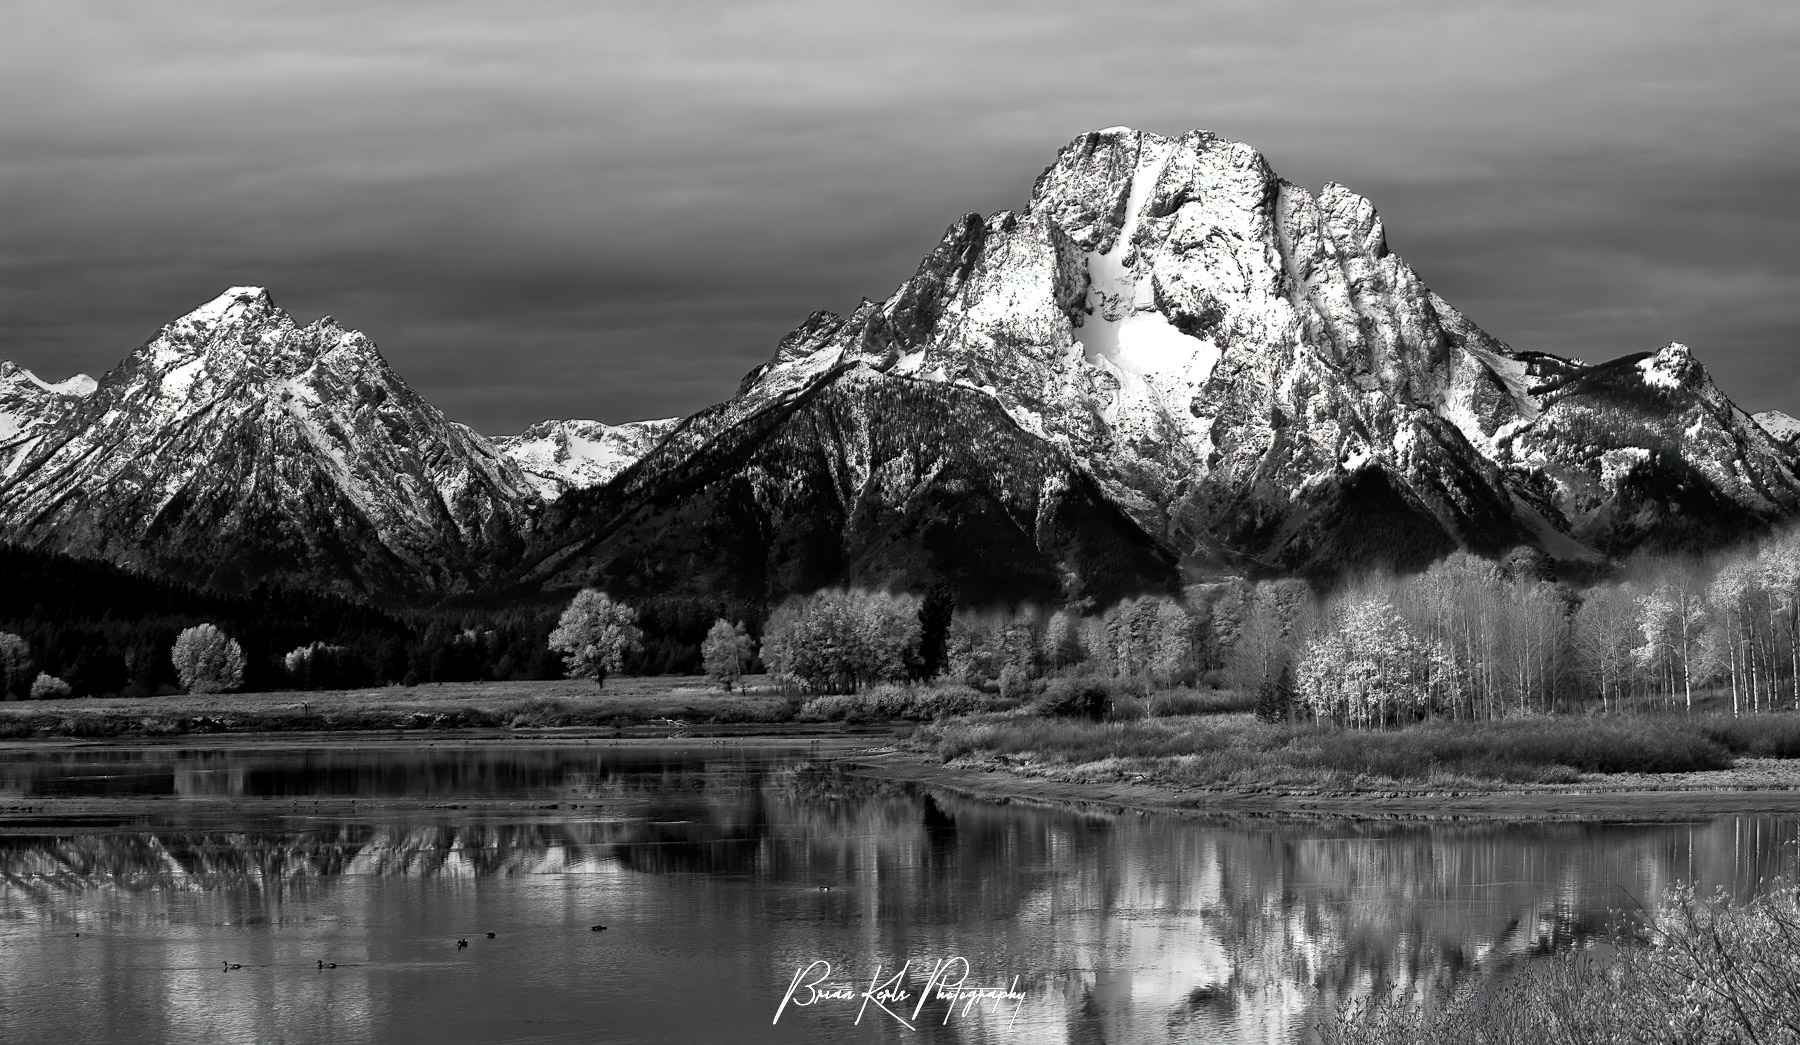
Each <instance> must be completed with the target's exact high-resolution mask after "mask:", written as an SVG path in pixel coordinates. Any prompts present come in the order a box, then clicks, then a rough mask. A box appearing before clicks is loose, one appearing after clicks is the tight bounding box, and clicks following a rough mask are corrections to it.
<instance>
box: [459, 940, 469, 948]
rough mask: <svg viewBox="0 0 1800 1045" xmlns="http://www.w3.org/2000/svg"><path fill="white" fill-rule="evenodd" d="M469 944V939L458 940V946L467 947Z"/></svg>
mask: <svg viewBox="0 0 1800 1045" xmlns="http://www.w3.org/2000/svg"><path fill="white" fill-rule="evenodd" d="M468 945H469V941H467V940H458V941H456V946H458V947H467V946H468Z"/></svg>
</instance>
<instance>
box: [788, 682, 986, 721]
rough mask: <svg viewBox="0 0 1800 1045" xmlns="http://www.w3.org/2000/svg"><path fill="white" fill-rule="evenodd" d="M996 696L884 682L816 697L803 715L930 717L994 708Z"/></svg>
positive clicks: (827, 717)
mask: <svg viewBox="0 0 1800 1045" xmlns="http://www.w3.org/2000/svg"><path fill="white" fill-rule="evenodd" d="M993 705H994V701H993V698H991V697H989V696H987V695H986V694H984V693H982V692H981V691H980V690H976V689H972V688H970V687H968V686H961V685H940V686H900V685H882V686H875V687H873V688H871V689H866V690H864V691H863V692H861V693H855V694H843V695H830V696H823V697H814V698H813V699H812V700H809V701H807V702H806V704H805V705H804V706H803V707H801V709H800V717H801V718H803V719H807V720H810V721H814V722H870V721H883V720H888V719H910V720H913V721H927V720H931V719H941V718H948V717H951V716H954V715H971V714H975V713H976V712H980V711H987V710H990V709H991V708H992V707H993Z"/></svg>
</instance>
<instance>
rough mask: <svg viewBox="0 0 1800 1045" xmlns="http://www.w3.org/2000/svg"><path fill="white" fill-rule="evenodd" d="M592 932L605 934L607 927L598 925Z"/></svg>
mask: <svg viewBox="0 0 1800 1045" xmlns="http://www.w3.org/2000/svg"><path fill="white" fill-rule="evenodd" d="M592 931H593V932H597V933H603V932H605V931H606V926H604V925H596V926H594V928H593V929H592Z"/></svg>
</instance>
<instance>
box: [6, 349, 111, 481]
mask: <svg viewBox="0 0 1800 1045" xmlns="http://www.w3.org/2000/svg"><path fill="white" fill-rule="evenodd" d="M94 387H95V382H94V379H93V378H91V377H89V376H87V375H86V374H76V375H75V376H74V377H71V378H67V379H65V380H62V381H57V382H50V381H45V380H43V379H42V378H40V377H38V376H37V375H36V374H34V373H32V372H31V371H29V370H26V369H25V368H24V367H21V366H18V365H16V364H14V363H11V362H8V361H6V360H0V478H4V477H5V476H8V475H11V474H12V471H13V468H14V466H16V465H17V464H18V463H19V461H21V460H22V459H23V458H24V457H25V455H26V454H27V453H29V452H30V450H31V447H32V446H33V445H35V444H36V442H37V440H38V438H39V435H38V434H37V433H38V430H39V429H41V428H44V427H46V426H49V425H54V424H55V423H57V422H58V421H59V420H61V419H62V418H63V417H64V416H65V415H67V414H68V413H69V412H70V411H71V410H73V409H74V407H75V405H76V404H77V403H79V402H80V401H81V400H82V399H84V398H86V397H87V396H89V395H92V394H93V391H94Z"/></svg>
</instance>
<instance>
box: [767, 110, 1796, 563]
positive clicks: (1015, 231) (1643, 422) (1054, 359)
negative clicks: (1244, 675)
mask: <svg viewBox="0 0 1800 1045" xmlns="http://www.w3.org/2000/svg"><path fill="white" fill-rule="evenodd" d="M851 362H859V363H862V364H864V365H866V366H868V367H870V368H873V369H874V370H876V371H879V372H882V373H885V374H890V375H894V376H908V377H913V378H916V379H921V380H924V381H928V382H939V383H942V384H944V385H946V386H962V387H967V388H971V389H978V390H981V391H982V392H983V393H984V394H987V395H989V396H991V397H992V398H993V399H994V400H995V401H996V402H997V403H999V404H1000V405H1001V406H1002V407H1003V408H1004V409H1005V410H1006V412H1007V413H1008V414H1009V415H1010V416H1011V417H1012V418H1013V419H1014V420H1015V421H1016V422H1017V423H1018V424H1019V425H1020V426H1022V427H1023V428H1024V429H1026V430H1027V431H1030V432H1032V433H1035V434H1037V435H1040V436H1042V437H1043V438H1044V439H1045V440H1047V441H1048V442H1050V443H1051V444H1053V445H1055V446H1057V447H1059V448H1061V449H1062V450H1064V451H1066V452H1067V454H1068V455H1069V456H1070V457H1071V458H1072V459H1073V460H1074V461H1076V462H1078V464H1079V466H1080V467H1081V468H1082V469H1084V470H1086V471H1088V472H1089V473H1091V474H1092V475H1093V476H1094V478H1095V480H1096V481H1097V483H1098V484H1099V487H1100V488H1101V490H1102V491H1104V493H1105V494H1106V495H1107V496H1108V497H1109V498H1110V499H1112V500H1113V501H1115V502H1116V503H1118V504H1119V505H1121V506H1122V507H1123V508H1124V509H1125V510H1126V511H1127V512H1129V513H1130V514H1131V516H1132V517H1133V518H1134V519H1135V520H1136V521H1137V522H1138V523H1139V524H1140V525H1141V526H1143V527H1144V528H1145V529H1146V530H1147V531H1148V532H1149V533H1151V534H1153V535H1154V536H1155V537H1156V538H1157V539H1158V541H1159V542H1160V543H1162V544H1163V545H1164V546H1165V547H1166V548H1168V549H1169V550H1171V551H1172V552H1174V553H1176V554H1178V555H1180V556H1181V557H1182V558H1183V560H1184V563H1185V564H1186V565H1187V567H1188V568H1189V569H1190V570H1198V571H1203V572H1206V571H1237V570H1268V571H1291V570H1298V571H1303V572H1335V571H1338V570H1341V569H1343V568H1346V567H1353V566H1357V565H1365V564H1367V565H1377V564H1378V565H1400V566H1406V565H1415V564H1421V563H1423V562H1426V561H1429V560H1430V559H1432V558H1434V557H1436V556H1438V555H1440V554H1442V553H1443V552H1445V551H1448V550H1450V549H1451V548H1455V547H1466V548H1472V549H1475V550H1478V551H1484V552H1495V551H1499V550H1501V549H1504V548H1506V547H1509V546H1512V545H1516V544H1521V543H1527V544H1534V545H1537V546H1539V547H1541V548H1543V549H1545V550H1546V551H1549V552H1550V553H1552V554H1553V555H1555V556H1556V557H1558V558H1560V559H1564V560H1577V561H1585V562H1598V561H1601V560H1602V559H1603V558H1604V557H1606V556H1612V555H1618V554H1622V553H1625V552H1629V551H1630V550H1632V549H1634V548H1637V547H1640V546H1645V545H1666V546H1691V545H1692V544H1694V543H1696V542H1700V543H1706V542H1712V541H1716V540H1719V539H1727V538H1729V537H1731V536H1733V535H1742V534H1744V533H1747V532H1752V531H1754V530H1756V529H1758V528H1760V527H1764V526H1767V525H1769V524H1771V523H1773V522H1774V521H1776V520H1779V519H1784V518H1788V517H1790V516H1792V515H1793V514H1794V513H1795V511H1796V510H1797V509H1800V480H1796V476H1795V465H1794V460H1793V458H1792V457H1791V456H1790V455H1789V454H1788V453H1787V452H1785V451H1784V450H1783V449H1782V448H1781V447H1779V446H1776V445H1775V444H1774V443H1773V442H1772V440H1771V439H1770V438H1769V436H1768V434H1767V433H1766V432H1764V431H1763V430H1762V428H1760V427H1759V426H1758V425H1757V424H1756V422H1754V421H1752V420H1751V419H1750V418H1749V417H1748V416H1747V415H1745V414H1743V412H1742V411H1740V410H1738V409H1737V408H1736V407H1735V406H1732V405H1731V404H1730V402H1729V400H1727V399H1726V398H1725V397H1724V396H1723V395H1722V394H1721V393H1720V392H1719V391H1718V390H1717V389H1716V388H1715V387H1714V386H1713V385H1712V383H1711V380H1710V378H1708V377H1707V375H1706V373H1705V371H1704V369H1703V368H1701V367H1699V365H1698V364H1697V363H1694V362H1693V360H1692V356H1691V354H1690V353H1688V352H1687V351H1686V350H1685V349H1682V348H1679V346H1671V347H1670V348H1667V349H1664V350H1663V351H1661V352H1658V353H1655V354H1653V355H1652V354H1646V355H1644V356H1641V357H1636V356H1634V357H1629V358H1627V359H1625V360H1619V361H1614V362H1611V363H1604V364H1599V365H1595V366H1588V365H1586V364H1583V363H1581V362H1578V361H1575V360H1567V359H1561V358H1559V357H1555V356H1550V355H1546V354H1543V353H1535V352H1521V351H1515V350H1514V349H1512V348H1510V347H1508V346H1507V345H1505V344H1503V343H1501V342H1500V341H1498V340H1497V339H1495V338H1494V337H1492V336H1490V335H1489V334H1487V333H1486V332H1484V331H1482V330H1481V329H1480V328H1479V327H1477V326H1476V325H1475V324H1474V323H1473V322H1471V321H1470V320H1469V319H1468V318H1467V317H1465V316H1463V315H1462V314H1461V313H1459V312H1458V311H1456V309H1455V308H1453V307H1452V306H1451V305H1450V304H1449V303H1448V302H1446V301H1444V300H1443V299H1442V298H1441V297H1439V296H1438V295H1437V294H1435V293H1433V292H1432V291H1431V290H1430V289H1429V288H1428V287H1426V285H1425V284H1424V282H1423V281H1422V280H1421V279H1420V278H1419V277H1418V275H1417V274H1416V273H1415V272H1414V271H1413V270H1412V269H1411V268H1410V267H1409V266H1407V265H1406V263H1405V262H1404V261H1403V260H1402V259H1401V258H1400V257H1399V256H1398V255H1396V254H1394V253H1392V252H1391V251H1390V250H1389V249H1388V245H1387V238H1386V234H1385V231H1384V229H1383V226H1382V223H1381V220H1380V218H1379V217H1378V216H1377V215H1376V213H1375V210H1374V208H1373V206H1372V205H1371V204H1370V203H1369V201H1367V200H1366V199H1364V198H1362V197H1361V196H1358V195H1356V194H1355V193H1353V192H1351V191H1350V190H1348V189H1345V188H1343V187H1342V186H1338V185H1330V184H1328V185H1326V186H1325V188H1324V190H1323V191H1322V192H1321V193H1319V194H1317V195H1314V194H1312V193H1311V192H1309V191H1307V190H1306V189H1304V188H1302V187H1300V186H1298V185H1295V184H1293V183H1292V182H1288V181H1286V180H1283V179H1281V178H1280V177H1278V176H1277V175H1276V174H1275V172H1274V171H1273V170H1272V169H1271V168H1270V166H1269V164H1268V162H1267V160H1266V159H1265V158H1264V157H1263V156H1262V155H1261V154H1260V153H1258V152H1257V151H1256V150H1254V149H1252V148H1251V147H1249V146H1247V145H1243V144H1241V143H1237V142H1232V141H1228V140H1226V139H1223V138H1220V137H1218V136H1216V135H1213V134H1211V133H1208V132H1205V131H1194V132H1191V133H1188V134H1185V135H1183V136H1181V137H1180V138H1173V139H1171V138H1165V137H1162V136H1159V135H1155V134H1149V133H1145V132H1141V131H1135V130H1131V129H1129V128H1122V127H1121V128H1111V129H1108V130H1104V131H1098V132H1093V133H1089V134H1084V135H1082V136H1081V137H1079V138H1077V139H1075V140H1074V141H1073V142H1071V143H1070V144H1069V145H1068V146H1066V147H1065V148H1064V149H1063V150H1062V151H1061V152H1060V153H1059V154H1058V155H1057V157H1056V159H1055V161H1054V162H1053V163H1052V164H1051V165H1050V166H1049V168H1047V169H1046V170H1045V171H1044V172H1043V174H1042V175H1041V176H1040V177H1039V178H1038V180H1037V182H1036V185H1035V187H1034V189H1033V191H1032V196H1031V200H1030V202H1029V204H1028V205H1027V207H1026V208H1025V209H1024V210H1023V211H1021V212H1017V213H1014V212H1009V211H1003V212H1000V213H998V214H995V215H992V216H990V217H987V218H983V217H981V216H980V215H976V214H971V215H968V216H966V217H964V218H963V219H961V220H960V221H958V222H956V223H955V224H953V225H952V226H951V227H950V228H949V230H948V231H947V232H946V233H945V235H944V237H943V239H942V240H941V241H940V242H939V244H938V245H937V247H936V248H935V249H933V250H932V251H931V253H930V254H929V255H928V256H927V257H926V258H925V259H924V261H923V262H922V263H921V264H920V265H919V267H918V270H917V271H916V272H915V274H914V275H913V277H912V278H911V279H909V280H907V281H906V282H905V283H903V284H901V285H900V287H899V288H898V289H897V290H896V291H895V292H894V293H893V294H892V295H890V296H889V297H888V298H886V299H885V300H883V301H879V302H877V301H870V300H864V301H863V303H862V304H861V305H860V306H859V307H858V308H857V309H856V310H855V311H854V312H853V313H851V314H850V315H849V316H838V315H834V314H832V313H829V312H818V313H814V314H813V315H812V316H811V317H809V318H808V319H807V320H806V321H805V322H804V323H803V324H802V325H801V326H800V327H798V328H796V329H795V330H794V331H793V332H792V333H790V334H789V335H788V336H787V337H786V338H784V339H783V341H782V342H781V344H780V346H778V348H777V350H776V352H775V354H774V356H773V358H771V360H770V361H769V362H768V363H767V364H765V365H763V366H761V367H759V368H757V369H756V370H754V371H752V372H751V373H750V375H749V376H748V377H747V378H746V379H745V381H744V384H743V387H742V388H741V390H740V393H739V398H740V399H742V400H744V401H745V402H746V403H747V404H753V403H756V402H758V401H762V400H765V399H773V398H779V397H781V396H783V395H786V394H788V393H789V392H790V391H791V390H792V389H793V388H794V387H797V386H799V385H803V384H805V383H806V382H808V381H811V380H813V379H814V378H815V377H816V376H817V375H818V374H820V373H823V372H827V371H829V370H831V369H833V368H836V367H839V366H843V365H845V364H847V363H851ZM1695 513H1698V514H1697V515H1696V514H1695Z"/></svg>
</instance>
